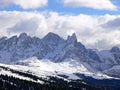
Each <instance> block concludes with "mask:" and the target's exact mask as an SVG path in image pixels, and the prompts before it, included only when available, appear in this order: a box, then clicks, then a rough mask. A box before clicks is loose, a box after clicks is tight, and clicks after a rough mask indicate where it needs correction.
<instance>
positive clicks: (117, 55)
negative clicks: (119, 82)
mask: <svg viewBox="0 0 120 90" xmlns="http://www.w3.org/2000/svg"><path fill="white" fill-rule="evenodd" d="M31 57H37V59H39V60H41V59H49V60H50V61H52V62H55V63H59V62H64V61H65V60H66V59H67V60H68V59H74V60H75V61H76V62H79V63H81V62H84V63H87V64H88V65H89V66H87V68H88V69H89V67H91V68H93V69H96V70H98V71H100V72H105V71H106V72H105V73H108V74H109V75H114V72H113V71H114V70H115V68H112V67H115V66H116V65H120V50H119V48H118V47H113V48H112V49H111V50H103V51H95V50H93V49H87V48H86V47H85V46H84V45H83V44H82V43H81V42H78V41H77V37H76V35H75V33H73V35H71V36H68V38H67V39H66V40H64V39H63V38H62V37H60V36H59V35H57V34H55V33H52V32H49V33H48V34H47V35H46V36H44V37H43V38H41V39H40V38H38V37H30V36H29V35H27V34H26V33H21V34H20V35H19V36H13V37H10V38H7V37H2V38H0V62H1V63H8V64H9V63H11V62H16V61H19V60H25V59H28V58H31ZM111 69H112V70H111ZM107 70H109V71H110V70H111V71H112V73H109V72H108V71H107ZM118 76H119V75H118Z"/></svg>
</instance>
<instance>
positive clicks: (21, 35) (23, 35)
mask: <svg viewBox="0 0 120 90" xmlns="http://www.w3.org/2000/svg"><path fill="white" fill-rule="evenodd" d="M26 37H28V36H27V34H26V33H21V34H20V35H19V38H26Z"/></svg>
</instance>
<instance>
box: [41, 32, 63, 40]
mask: <svg viewBox="0 0 120 90" xmlns="http://www.w3.org/2000/svg"><path fill="white" fill-rule="evenodd" d="M42 40H43V41H47V42H59V41H62V40H63V39H62V38H61V37H60V36H58V35H57V34H55V33H52V32H49V33H48V34H47V35H46V36H45V37H44V38H43V39H42Z"/></svg>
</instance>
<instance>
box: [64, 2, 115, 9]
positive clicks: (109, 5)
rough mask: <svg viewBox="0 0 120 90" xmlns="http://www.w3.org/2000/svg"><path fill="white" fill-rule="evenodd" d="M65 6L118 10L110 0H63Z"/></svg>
mask: <svg viewBox="0 0 120 90" xmlns="http://www.w3.org/2000/svg"><path fill="white" fill-rule="evenodd" d="M62 3H63V4H64V5H65V6H70V7H88V8H93V9H100V10H102V9H105V10H116V9H117V7H116V6H115V5H114V4H113V3H112V2H111V1H110V0H62Z"/></svg>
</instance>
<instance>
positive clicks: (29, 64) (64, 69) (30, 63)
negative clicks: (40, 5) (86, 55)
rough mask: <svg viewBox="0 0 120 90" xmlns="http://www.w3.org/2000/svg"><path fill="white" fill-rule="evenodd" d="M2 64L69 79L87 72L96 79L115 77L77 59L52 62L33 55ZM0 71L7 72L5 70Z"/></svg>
mask: <svg viewBox="0 0 120 90" xmlns="http://www.w3.org/2000/svg"><path fill="white" fill-rule="evenodd" d="M0 66H5V67H9V68H11V69H14V70H17V71H22V72H31V73H32V74H33V75H37V76H39V77H47V76H56V77H59V78H60V76H59V75H65V76H67V78H65V79H68V80H70V79H81V78H79V77H77V76H76V75H75V74H76V73H79V74H85V75H86V76H90V77H93V78H95V79H112V78H113V77H110V76H107V75H105V74H103V73H101V72H98V71H96V70H94V69H93V68H91V67H90V66H89V65H88V64H87V63H85V62H76V60H73V59H71V60H65V61H64V62H59V63H55V62H51V61H50V60H38V59H37V58H36V57H32V58H29V59H27V60H20V61H17V62H14V63H12V64H11V65H5V64H0ZM86 67H87V68H88V67H89V69H90V70H88V69H87V68H86ZM0 73H1V74H2V73H3V74H7V73H4V72H0ZM8 73H9V72H8ZM10 75H11V74H10Z"/></svg>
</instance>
